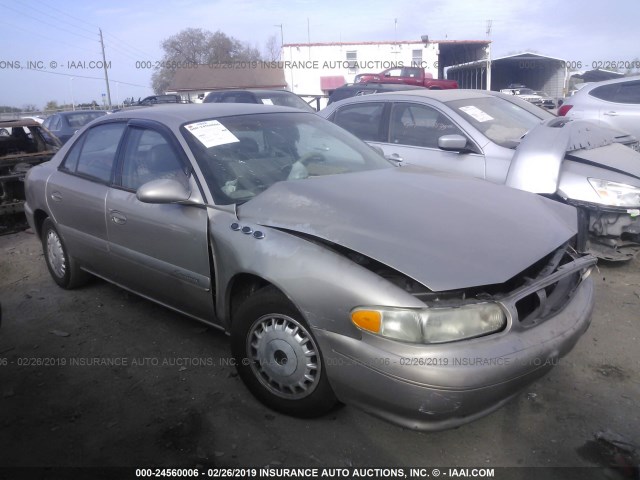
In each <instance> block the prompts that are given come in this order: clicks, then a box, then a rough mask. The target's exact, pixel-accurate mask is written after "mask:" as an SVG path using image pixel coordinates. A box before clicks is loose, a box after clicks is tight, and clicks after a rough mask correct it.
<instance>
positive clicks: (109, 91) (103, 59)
mask: <svg viewBox="0 0 640 480" xmlns="http://www.w3.org/2000/svg"><path fill="white" fill-rule="evenodd" d="M98 30H99V31H100V45H101V46H102V66H103V67H104V80H105V82H107V108H111V89H110V88H109V74H108V73H107V58H106V56H105V54H104V41H103V40H102V29H101V28H99V29H98Z"/></svg>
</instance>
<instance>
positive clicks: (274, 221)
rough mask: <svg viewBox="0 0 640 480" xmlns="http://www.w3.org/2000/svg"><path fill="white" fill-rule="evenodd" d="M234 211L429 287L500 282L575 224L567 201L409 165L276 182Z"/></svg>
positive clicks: (555, 243) (553, 246) (566, 234)
mask: <svg viewBox="0 0 640 480" xmlns="http://www.w3.org/2000/svg"><path fill="white" fill-rule="evenodd" d="M238 218H239V219H240V220H241V221H247V222H252V223H255V224H259V225H262V226H266V227H272V228H279V229H285V230H288V231H293V232H301V233H304V234H308V235H311V236H314V237H318V238H320V239H324V240H327V241H329V242H333V243H336V244H339V245H341V246H343V247H347V248H349V249H351V250H354V251H356V252H359V253H361V254H363V255H366V256H368V257H370V258H373V259H375V260H377V261H379V262H381V263H383V264H385V265H387V266H389V267H391V268H394V269H395V270H397V271H400V272H402V273H404V274H405V275H407V276H409V277H411V278H413V279H414V280H416V281H418V282H420V283H422V284H423V285H425V286H427V287H428V288H430V289H431V290H433V291H444V290H452V289H458V288H467V287H472V286H481V285H488V284H495V283H502V282H505V281H506V280H508V279H510V278H512V277H514V276H515V275H517V274H518V273H520V272H521V271H523V270H524V269H526V268H527V267H529V266H530V265H532V264H533V263H535V262H536V261H537V260H540V259H541V258H542V257H543V256H545V255H547V254H548V253H550V252H552V251H553V250H554V249H556V248H558V247H559V246H560V245H562V244H563V243H564V242H566V241H567V240H569V239H570V238H571V237H572V236H573V235H575V233H576V231H577V227H576V223H577V222H576V213H575V209H574V208H573V207H569V206H567V205H563V204H560V203H557V202H553V201H551V200H548V199H545V198H543V197H540V196H535V195H531V194H528V193H526V192H519V191H517V190H513V189H509V188H505V187H502V186H498V185H494V184H491V183H489V182H485V181H482V180H476V179H472V178H462V177H456V176H453V175H450V174H446V173H439V172H435V171H432V170H427V169H422V168H419V167H409V166H406V167H399V168H392V169H382V170H373V171H367V172H359V173H350V174H341V175H333V176H324V177H315V178H309V179H305V180H293V181H285V182H279V183H276V184H274V185H273V186H271V187H270V188H269V189H267V190H266V191H264V192H262V193H261V194H260V195H258V196H257V197H255V198H253V199H252V200H250V201H249V202H247V203H245V204H243V205H241V206H240V207H239V208H238ZM336 275H337V276H339V272H336Z"/></svg>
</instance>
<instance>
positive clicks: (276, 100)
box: [255, 91, 314, 111]
mask: <svg viewBox="0 0 640 480" xmlns="http://www.w3.org/2000/svg"><path fill="white" fill-rule="evenodd" d="M255 95H256V97H258V100H260V102H262V103H264V104H265V105H280V106H281V107H293V108H299V109H301V110H308V111H314V110H313V108H312V107H311V106H310V105H309V104H308V103H307V102H305V101H304V100H302V99H301V98H300V97H298V96H297V95H296V94H295V93H288V92H276V91H273V92H259V93H256V94H255Z"/></svg>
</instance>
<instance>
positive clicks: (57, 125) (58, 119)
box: [51, 115, 62, 130]
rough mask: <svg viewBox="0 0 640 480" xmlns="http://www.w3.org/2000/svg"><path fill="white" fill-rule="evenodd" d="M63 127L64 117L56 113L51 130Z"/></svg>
mask: <svg viewBox="0 0 640 480" xmlns="http://www.w3.org/2000/svg"><path fill="white" fill-rule="evenodd" d="M60 129H62V118H61V117H60V115H56V116H55V117H54V118H53V120H52V121H51V130H60Z"/></svg>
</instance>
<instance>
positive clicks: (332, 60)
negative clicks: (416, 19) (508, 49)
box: [280, 40, 489, 95]
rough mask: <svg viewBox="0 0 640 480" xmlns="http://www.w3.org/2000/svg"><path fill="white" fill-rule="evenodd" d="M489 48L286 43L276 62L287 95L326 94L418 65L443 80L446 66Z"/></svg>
mask: <svg viewBox="0 0 640 480" xmlns="http://www.w3.org/2000/svg"><path fill="white" fill-rule="evenodd" d="M488 45H489V42H488V41H485V40H437V41H429V40H426V41H420V40H418V41H398V42H354V43H290V44H285V45H283V46H282V56H281V57H280V58H281V61H282V62H283V66H284V76H285V80H286V81H287V84H288V85H289V88H290V89H291V91H293V92H294V93H297V94H298V95H327V94H329V93H330V92H331V91H333V90H335V89H336V88H338V87H340V86H342V85H344V84H345V83H353V80H354V78H355V76H356V75H358V74H361V73H379V72H381V71H383V70H386V69H387V68H392V67H396V66H419V67H423V68H424V69H425V70H426V71H427V72H428V73H431V74H432V75H433V78H444V69H445V68H446V67H449V66H452V65H457V64H460V63H466V62H473V61H476V60H480V59H482V58H485V57H486V48H487V46H488Z"/></svg>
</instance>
